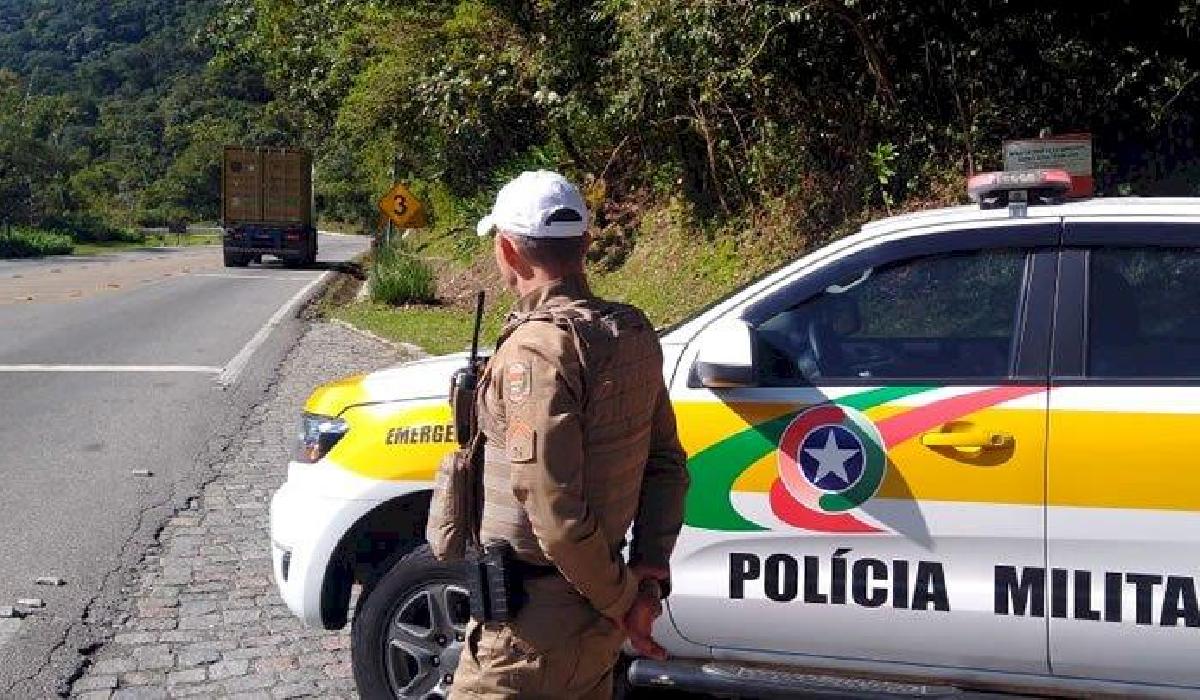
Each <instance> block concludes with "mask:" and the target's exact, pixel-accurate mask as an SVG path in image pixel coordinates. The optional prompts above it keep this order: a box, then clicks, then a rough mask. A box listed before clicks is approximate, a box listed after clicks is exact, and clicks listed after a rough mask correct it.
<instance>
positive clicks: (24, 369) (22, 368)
mask: <svg viewBox="0 0 1200 700" xmlns="http://www.w3.org/2000/svg"><path fill="white" fill-rule="evenodd" d="M220 371H221V368H220V367H208V366H205V365H0V374H2V373H6V372H17V373H36V372H50V373H58V372H61V373H86V372H150V373H153V372H162V373H170V372H182V373H188V374H218V373H220Z"/></svg>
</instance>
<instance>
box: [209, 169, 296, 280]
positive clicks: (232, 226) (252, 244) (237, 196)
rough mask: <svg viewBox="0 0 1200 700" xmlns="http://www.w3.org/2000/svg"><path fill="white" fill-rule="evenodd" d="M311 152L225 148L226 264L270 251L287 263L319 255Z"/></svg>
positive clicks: (246, 262) (223, 220) (242, 264)
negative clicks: (314, 214)
mask: <svg viewBox="0 0 1200 700" xmlns="http://www.w3.org/2000/svg"><path fill="white" fill-rule="evenodd" d="M312 193H313V188H312V156H311V155H310V154H309V153H308V151H305V150H302V149H297V148H243V147H239V146H226V147H225V158H224V164H223V166H222V170H221V226H222V228H223V229H224V231H225V233H224V236H223V247H224V255H225V267H245V266H246V265H249V264H250V263H251V262H261V261H262V256H264V255H273V256H275V257H277V258H279V259H280V260H282V261H283V262H284V264H285V265H289V266H304V265H311V264H313V263H314V262H316V259H317V229H316V226H315V225H314V216H313V194H312Z"/></svg>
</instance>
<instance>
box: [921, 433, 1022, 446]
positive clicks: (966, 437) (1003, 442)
mask: <svg viewBox="0 0 1200 700" xmlns="http://www.w3.org/2000/svg"><path fill="white" fill-rule="evenodd" d="M1012 443H1013V436H1012V435H1009V434H1008V433H993V432H987V431H983V430H972V431H967V432H961V433H946V432H940V431H934V432H929V433H925V434H924V435H922V436H921V444H922V445H924V446H926V447H953V448H957V449H961V450H971V451H978V450H997V449H1002V448H1005V447H1009V446H1010V445H1012Z"/></svg>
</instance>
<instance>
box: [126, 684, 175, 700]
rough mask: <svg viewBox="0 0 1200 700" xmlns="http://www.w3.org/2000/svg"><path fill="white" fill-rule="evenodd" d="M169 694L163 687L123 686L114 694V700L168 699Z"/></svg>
mask: <svg viewBox="0 0 1200 700" xmlns="http://www.w3.org/2000/svg"><path fill="white" fill-rule="evenodd" d="M168 697H169V696H168V695H167V691H166V690H163V689H162V688H150V687H142V688H121V689H120V690H118V691H116V692H114V693H113V694H112V700H166V699H167V698H168Z"/></svg>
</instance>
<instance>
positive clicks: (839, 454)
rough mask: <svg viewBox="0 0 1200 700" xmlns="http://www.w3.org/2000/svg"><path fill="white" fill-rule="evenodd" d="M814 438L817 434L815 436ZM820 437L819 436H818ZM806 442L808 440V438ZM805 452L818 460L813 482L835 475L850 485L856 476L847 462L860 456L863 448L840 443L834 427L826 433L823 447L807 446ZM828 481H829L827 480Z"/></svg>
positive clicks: (816, 482)
mask: <svg viewBox="0 0 1200 700" xmlns="http://www.w3.org/2000/svg"><path fill="white" fill-rule="evenodd" d="M813 437H814V438H815V437H817V436H813ZM818 439H819V438H818ZM805 442H808V441H807V440H806V441H805ZM803 449H804V453H805V454H807V455H808V456H809V457H811V458H813V459H814V460H816V463H817V464H816V473H815V474H814V475H813V476H812V477H811V478H812V482H813V483H815V484H820V483H823V482H825V479H826V477H828V476H830V475H833V476H834V477H836V478H837V479H840V480H841V482H842V484H845V485H847V486H848V485H850V483H851V482H852V481H854V478H852V477H851V476H850V474H849V473H848V472H847V469H846V463H847V462H849V461H850V460H851V459H853V458H854V457H856V456H858V455H859V454H860V452H861V450H859V449H857V448H853V449H847V448H844V447H841V446H839V445H838V442H837V435H836V431H835V430H833V429H832V428H829V429H827V431H826V433H825V444H824V445H823V446H821V447H805V448H803ZM825 483H827V482H825Z"/></svg>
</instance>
